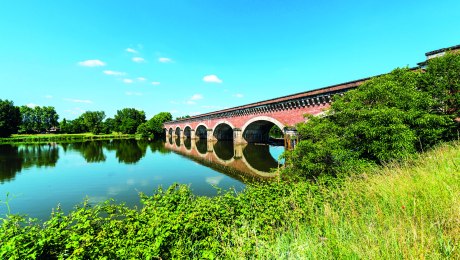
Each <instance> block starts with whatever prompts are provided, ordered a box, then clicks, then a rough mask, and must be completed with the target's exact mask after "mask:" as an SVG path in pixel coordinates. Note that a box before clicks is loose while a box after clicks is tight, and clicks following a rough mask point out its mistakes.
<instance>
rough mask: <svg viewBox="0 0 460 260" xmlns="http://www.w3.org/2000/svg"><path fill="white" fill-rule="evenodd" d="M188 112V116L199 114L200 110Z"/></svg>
mask: <svg viewBox="0 0 460 260" xmlns="http://www.w3.org/2000/svg"><path fill="white" fill-rule="evenodd" d="M188 114H189V116H196V115H199V114H201V112H198V111H195V112H190V113H188Z"/></svg>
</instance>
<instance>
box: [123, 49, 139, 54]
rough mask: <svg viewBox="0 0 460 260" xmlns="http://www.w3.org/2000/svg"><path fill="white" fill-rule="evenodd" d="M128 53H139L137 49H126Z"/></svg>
mask: <svg viewBox="0 0 460 260" xmlns="http://www.w3.org/2000/svg"><path fill="white" fill-rule="evenodd" d="M125 51H127V52H131V53H137V51H136V50H135V49H131V48H126V50H125Z"/></svg>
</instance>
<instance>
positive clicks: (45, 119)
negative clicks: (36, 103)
mask: <svg viewBox="0 0 460 260" xmlns="http://www.w3.org/2000/svg"><path fill="white" fill-rule="evenodd" d="M37 108H40V107H37ZM39 111H40V114H39V115H38V116H39V117H40V121H41V129H40V131H41V132H43V131H49V130H50V129H51V128H53V127H57V126H58V125H59V123H58V120H59V115H58V114H57V113H56V110H55V109H54V107H51V106H46V107H42V108H41V109H40V110H39Z"/></svg>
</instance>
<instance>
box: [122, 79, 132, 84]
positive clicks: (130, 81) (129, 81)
mask: <svg viewBox="0 0 460 260" xmlns="http://www.w3.org/2000/svg"><path fill="white" fill-rule="evenodd" d="M123 82H124V83H126V84H131V83H133V80H132V79H123Z"/></svg>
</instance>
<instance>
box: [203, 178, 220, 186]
mask: <svg viewBox="0 0 460 260" xmlns="http://www.w3.org/2000/svg"><path fill="white" fill-rule="evenodd" d="M223 178H224V176H215V177H206V179H205V180H206V182H207V183H209V184H211V185H219V183H220V182H221V181H222V179H223Z"/></svg>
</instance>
